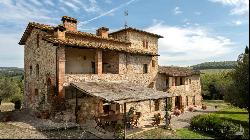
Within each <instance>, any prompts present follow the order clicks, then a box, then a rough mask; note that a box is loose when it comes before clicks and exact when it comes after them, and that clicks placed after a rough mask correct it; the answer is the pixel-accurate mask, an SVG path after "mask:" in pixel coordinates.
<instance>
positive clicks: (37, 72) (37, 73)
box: [36, 64, 39, 77]
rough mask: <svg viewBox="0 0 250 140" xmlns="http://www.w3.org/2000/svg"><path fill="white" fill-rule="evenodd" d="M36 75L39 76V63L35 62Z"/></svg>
mask: <svg viewBox="0 0 250 140" xmlns="http://www.w3.org/2000/svg"><path fill="white" fill-rule="evenodd" d="M36 77H39V65H38V64H36Z"/></svg>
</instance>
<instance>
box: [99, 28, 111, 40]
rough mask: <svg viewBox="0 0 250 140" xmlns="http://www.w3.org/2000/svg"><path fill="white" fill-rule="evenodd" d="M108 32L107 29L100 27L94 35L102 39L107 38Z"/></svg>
mask: <svg viewBox="0 0 250 140" xmlns="http://www.w3.org/2000/svg"><path fill="white" fill-rule="evenodd" d="M108 31H109V28H106V27H101V28H99V29H97V30H96V35H97V36H101V37H103V38H108Z"/></svg>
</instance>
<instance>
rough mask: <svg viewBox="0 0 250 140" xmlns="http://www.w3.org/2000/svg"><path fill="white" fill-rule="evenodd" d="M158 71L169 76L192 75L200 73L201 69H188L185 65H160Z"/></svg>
mask: <svg viewBox="0 0 250 140" xmlns="http://www.w3.org/2000/svg"><path fill="white" fill-rule="evenodd" d="M158 73H161V74H166V75H168V76H191V75H199V74H200V71H196V70H192V69H188V68H185V67H172V66H160V67H159V70H158Z"/></svg>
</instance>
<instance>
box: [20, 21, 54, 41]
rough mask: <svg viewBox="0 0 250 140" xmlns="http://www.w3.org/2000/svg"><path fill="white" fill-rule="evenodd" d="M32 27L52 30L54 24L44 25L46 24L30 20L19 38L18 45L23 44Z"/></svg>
mask: <svg viewBox="0 0 250 140" xmlns="http://www.w3.org/2000/svg"><path fill="white" fill-rule="evenodd" d="M33 28H37V29H40V30H43V31H53V30H54V28H55V27H54V26H50V25H46V24H41V23H36V22H30V23H29V24H28V26H27V28H26V29H25V31H24V33H23V36H22V38H21V40H20V41H19V43H18V44H19V45H24V44H25V42H26V40H27V38H28V37H29V35H30V33H31V31H32V29H33Z"/></svg>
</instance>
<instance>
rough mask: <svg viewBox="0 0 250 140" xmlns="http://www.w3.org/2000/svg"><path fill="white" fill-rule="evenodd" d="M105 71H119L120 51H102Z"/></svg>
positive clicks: (114, 72)
mask: <svg viewBox="0 0 250 140" xmlns="http://www.w3.org/2000/svg"><path fill="white" fill-rule="evenodd" d="M102 63H103V73H113V74H118V73H119V53H118V52H114V51H103V52H102Z"/></svg>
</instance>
